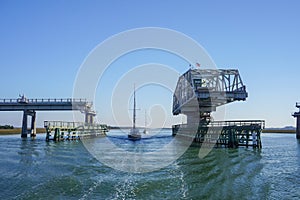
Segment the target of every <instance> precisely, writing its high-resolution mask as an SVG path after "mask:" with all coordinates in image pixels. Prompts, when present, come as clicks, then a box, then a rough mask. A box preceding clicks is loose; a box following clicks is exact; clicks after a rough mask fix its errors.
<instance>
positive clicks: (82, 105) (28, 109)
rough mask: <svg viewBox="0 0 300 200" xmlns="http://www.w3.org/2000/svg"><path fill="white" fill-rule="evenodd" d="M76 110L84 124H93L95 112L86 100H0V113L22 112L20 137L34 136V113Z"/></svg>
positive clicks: (90, 103) (23, 97) (23, 98)
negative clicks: (83, 115)
mask: <svg viewBox="0 0 300 200" xmlns="http://www.w3.org/2000/svg"><path fill="white" fill-rule="evenodd" d="M71 110H78V111H80V112H81V113H84V114H85V122H86V123H89V124H93V122H94V120H93V119H94V117H95V116H96V112H95V111H93V110H92V102H89V101H87V100H86V99H72V98H66V99H64V98H56V99H53V98H44V99H27V98H26V97H25V96H24V95H23V96H21V97H20V98H18V99H0V111H7V112H11V111H23V120H22V133H21V137H22V138H26V137H27V135H28V134H30V135H31V136H32V137H35V136H36V111H71ZM28 117H31V127H30V129H29V130H28V127H27V124H28Z"/></svg>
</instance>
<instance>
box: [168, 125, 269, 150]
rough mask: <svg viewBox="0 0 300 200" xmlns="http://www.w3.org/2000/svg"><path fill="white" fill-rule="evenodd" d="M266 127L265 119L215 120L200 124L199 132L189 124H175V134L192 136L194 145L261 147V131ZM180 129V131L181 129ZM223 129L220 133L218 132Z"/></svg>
mask: <svg viewBox="0 0 300 200" xmlns="http://www.w3.org/2000/svg"><path fill="white" fill-rule="evenodd" d="M264 128H265V122H264V121H263V120H239V121H214V122H210V123H209V124H206V125H204V124H202V125H199V126H198V130H197V133H196V134H195V133H193V130H194V129H193V128H192V127H191V126H189V125H187V124H184V125H175V126H173V135H178V136H182V137H191V139H192V140H193V145H196V146H201V144H203V143H206V144H207V143H210V144H215V146H216V147H228V148H237V147H242V146H244V147H253V148H261V147H262V144H261V132H262V130H263V129H264ZM179 129H180V131H179ZM219 131H221V133H220V134H217V132H219Z"/></svg>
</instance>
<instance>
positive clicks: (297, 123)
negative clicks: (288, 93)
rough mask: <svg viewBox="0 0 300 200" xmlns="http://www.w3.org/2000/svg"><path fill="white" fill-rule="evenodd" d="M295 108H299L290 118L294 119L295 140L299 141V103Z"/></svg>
mask: <svg viewBox="0 0 300 200" xmlns="http://www.w3.org/2000/svg"><path fill="white" fill-rule="evenodd" d="M296 107H297V108H299V111H298V112H295V113H294V114H293V115H292V116H293V117H295V118H296V138H297V139H300V102H297V103H296Z"/></svg>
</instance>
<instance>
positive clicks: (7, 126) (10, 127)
mask: <svg viewBox="0 0 300 200" xmlns="http://www.w3.org/2000/svg"><path fill="white" fill-rule="evenodd" d="M13 128H14V127H13V126H11V125H4V126H1V125H0V129H13Z"/></svg>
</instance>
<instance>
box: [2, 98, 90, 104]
mask: <svg viewBox="0 0 300 200" xmlns="http://www.w3.org/2000/svg"><path fill="white" fill-rule="evenodd" d="M21 100H23V101H24V102H23V103H89V101H88V100H87V99H72V98H48V99H47V98H43V99H41V98H40V99H38V98H37V99H0V103H20V102H21Z"/></svg>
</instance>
